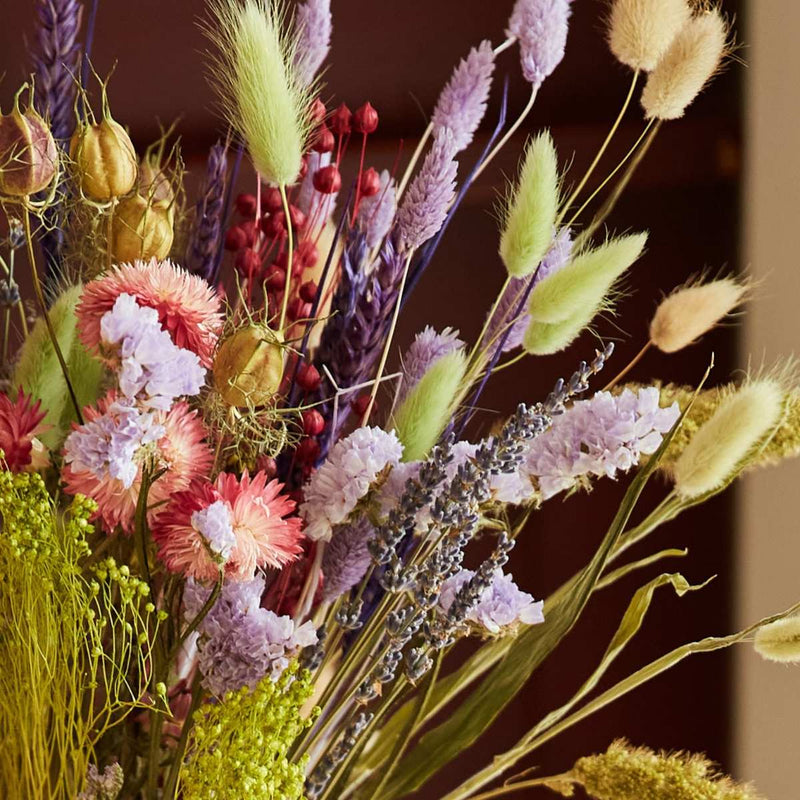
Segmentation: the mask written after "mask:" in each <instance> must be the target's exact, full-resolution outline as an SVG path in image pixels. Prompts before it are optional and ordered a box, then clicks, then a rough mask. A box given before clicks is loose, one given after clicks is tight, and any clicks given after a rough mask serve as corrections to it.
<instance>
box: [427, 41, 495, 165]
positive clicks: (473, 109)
mask: <svg viewBox="0 0 800 800" xmlns="http://www.w3.org/2000/svg"><path fill="white" fill-rule="evenodd" d="M493 72H494V52H493V50H492V44H491V42H488V41H483V42H481V43H480V45H478V47H473V48H472V50H470V52H469V55H467V57H466V58H464V59H462V60H461V62H460V63H459V64H458V66H457V67H456V68H455V70H454V71H453V75H452V77H451V78H450V80H449V81H448V83H447V85H446V86H445V87H444V89H442V93H441V94H440V95H439V99H438V101H437V102H436V108H435V109H434V111H433V117H432V118H431V121H432V123H433V135H434V137H437V138H438V137H439V136H441V135H443V133H444V131H446V130H449V131H450V132H451V133H452V136H453V146H454V148H455V152H456V153H458V152H460V151H461V150H463V149H464V148H465V147H467V146H468V145H469V144H470V142H471V141H472V137H473V136H474V135H475V131H476V130H478V126H479V125H480V124H481V120H482V119H483V116H484V114H485V113H486V101H487V100H488V99H489V91H490V89H491V88H492V73H493Z"/></svg>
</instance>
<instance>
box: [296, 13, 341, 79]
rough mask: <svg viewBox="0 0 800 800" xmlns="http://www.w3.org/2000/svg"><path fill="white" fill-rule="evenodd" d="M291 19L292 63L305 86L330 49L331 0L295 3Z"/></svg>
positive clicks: (331, 26)
mask: <svg viewBox="0 0 800 800" xmlns="http://www.w3.org/2000/svg"><path fill="white" fill-rule="evenodd" d="M294 22H295V29H296V31H297V50H296V52H295V56H294V65H295V69H296V70H297V75H298V77H299V78H300V80H301V81H302V82H303V83H304V84H306V85H308V84H310V83H311V82H312V81H313V80H314V76H315V75H316V74H317V72H318V71H319V68H320V67H321V66H322V62H323V61H324V60H325V58H326V57H327V55H328V51H329V50H330V48H331V33H333V20H332V16H331V0H306V2H305V3H302V4H301V5H299V6H297V9H296V10H295V16H294Z"/></svg>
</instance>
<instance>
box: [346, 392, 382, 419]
mask: <svg viewBox="0 0 800 800" xmlns="http://www.w3.org/2000/svg"><path fill="white" fill-rule="evenodd" d="M369 398H370V395H369V394H362V395H359V396H358V397H356V399H355V400H352V401H351V402H350V408H352V409H353V411H354V412H355V413H356V414H358V416H359V417H363V416H364V414H366V413H367V408H368V407H369ZM377 408H378V404H377V403H373V404H372V410H373V411H375V410H377Z"/></svg>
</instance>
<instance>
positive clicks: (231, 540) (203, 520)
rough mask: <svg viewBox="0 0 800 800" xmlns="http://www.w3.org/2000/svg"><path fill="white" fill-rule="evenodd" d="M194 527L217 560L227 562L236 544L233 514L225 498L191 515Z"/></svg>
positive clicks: (222, 562)
mask: <svg viewBox="0 0 800 800" xmlns="http://www.w3.org/2000/svg"><path fill="white" fill-rule="evenodd" d="M191 523H192V527H193V528H194V529H195V530H196V531H197V532H198V533H199V534H200V536H201V537H202V539H203V542H204V543H205V544H206V545H207V547H208V549H209V550H210V551H211V552H212V553H213V554H214V558H215V560H216V561H217V562H218V563H220V564H225V563H226V562H227V561H228V559H229V558H230V557H231V553H232V552H233V548H234V547H235V546H236V534H235V533H234V532H233V515H232V513H231V508H230V506H229V505H228V503H226V502H225V501H224V500H217V501H215V502H213V503H212V504H211V505H210V506H207V507H206V508H201V509H199V510H198V511H195V512H194V513H193V514H192V517H191Z"/></svg>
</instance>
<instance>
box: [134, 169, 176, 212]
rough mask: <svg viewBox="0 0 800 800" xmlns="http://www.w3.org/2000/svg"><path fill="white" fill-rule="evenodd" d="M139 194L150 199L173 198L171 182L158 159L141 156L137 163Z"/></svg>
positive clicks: (168, 199) (171, 199)
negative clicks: (140, 160) (139, 162)
mask: <svg viewBox="0 0 800 800" xmlns="http://www.w3.org/2000/svg"><path fill="white" fill-rule="evenodd" d="M139 194H140V195H142V197H146V198H147V199H148V200H150V201H153V202H155V201H166V202H167V203H171V202H172V201H173V200H174V199H175V192H174V191H173V189H172V183H171V182H170V180H169V178H168V177H167V176H166V174H165V173H164V170H163V169H161V167H160V165H159V164H158V161H156V160H153V159H150V158H143V159H142V163H141V164H140V165H139Z"/></svg>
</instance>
